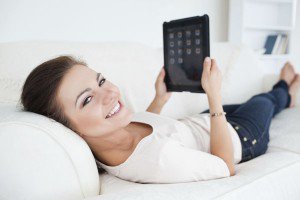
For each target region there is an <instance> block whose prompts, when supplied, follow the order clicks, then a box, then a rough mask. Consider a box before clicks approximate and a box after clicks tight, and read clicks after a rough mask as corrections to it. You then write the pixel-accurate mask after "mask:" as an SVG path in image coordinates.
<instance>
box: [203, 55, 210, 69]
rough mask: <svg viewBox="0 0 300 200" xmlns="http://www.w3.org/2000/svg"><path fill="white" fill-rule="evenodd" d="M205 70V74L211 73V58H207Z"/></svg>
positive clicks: (204, 65)
mask: <svg viewBox="0 0 300 200" xmlns="http://www.w3.org/2000/svg"><path fill="white" fill-rule="evenodd" d="M203 68H204V69H203V70H204V71H205V72H210V68H211V59H210V57H206V58H205V59H204V63H203Z"/></svg>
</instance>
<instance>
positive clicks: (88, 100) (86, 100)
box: [82, 96, 92, 106]
mask: <svg viewBox="0 0 300 200" xmlns="http://www.w3.org/2000/svg"><path fill="white" fill-rule="evenodd" d="M91 98H92V96H88V97H87V98H86V99H85V100H84V102H83V104H82V106H85V105H86V104H88V103H89V102H90V101H91Z"/></svg>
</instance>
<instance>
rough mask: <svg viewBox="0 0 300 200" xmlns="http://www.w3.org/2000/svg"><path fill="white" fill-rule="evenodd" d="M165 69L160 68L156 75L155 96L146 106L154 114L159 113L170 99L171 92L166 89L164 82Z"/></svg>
mask: <svg viewBox="0 0 300 200" xmlns="http://www.w3.org/2000/svg"><path fill="white" fill-rule="evenodd" d="M164 77H165V70H164V68H162V69H161V70H160V72H159V74H158V76H157V79H156V81H155V92H156V94H155V97H154V100H153V101H152V102H151V104H150V105H149V107H148V108H147V111H148V112H153V113H156V114H160V112H161V110H162V108H163V106H164V105H165V104H166V103H167V101H168V100H169V99H170V97H171V94H172V92H168V91H167V87H166V84H165V82H164Z"/></svg>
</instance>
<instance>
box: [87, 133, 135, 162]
mask: <svg viewBox="0 0 300 200" xmlns="http://www.w3.org/2000/svg"><path fill="white" fill-rule="evenodd" d="M83 138H84V139H85V141H86V142H87V143H88V145H89V147H90V148H91V150H92V151H93V153H94V154H95V156H96V157H97V159H98V160H103V159H104V158H105V155H108V154H111V153H112V152H128V151H130V150H131V149H132V148H133V147H134V144H135V141H136V138H137V135H135V134H134V132H130V131H129V129H128V128H122V129H119V130H117V131H114V132H111V133H108V134H106V135H105V136H100V137H93V138H91V137H86V136H84V137H83Z"/></svg>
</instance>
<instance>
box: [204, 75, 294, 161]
mask: <svg viewBox="0 0 300 200" xmlns="http://www.w3.org/2000/svg"><path fill="white" fill-rule="evenodd" d="M290 101H291V96H290V94H289V93H288V84H287V83H286V82H285V81H283V80H280V81H278V82H277V83H276V84H275V85H274V86H273V88H272V90H271V91H269V92H267V93H261V94H258V95H255V96H253V97H252V98H250V99H249V100H248V101H246V102H245V103H243V104H228V105H223V110H224V112H226V113H227V114H226V119H227V121H228V122H229V123H230V124H231V125H232V126H233V127H234V128H235V130H236V132H237V133H238V135H239V138H240V140H241V143H242V160H241V161H240V163H242V162H245V161H248V160H251V159H253V158H255V157H257V156H260V155H262V154H264V153H265V152H266V151H267V149H268V143H269V128H270V124H271V120H272V118H273V117H274V116H275V115H276V114H278V113H279V112H280V111H281V110H283V109H284V108H287V107H288V106H289V104H290ZM202 113H209V109H208V110H205V111H203V112H202Z"/></svg>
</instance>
